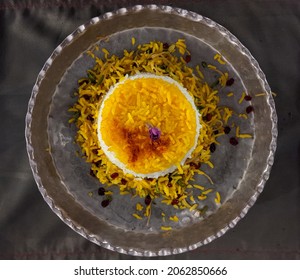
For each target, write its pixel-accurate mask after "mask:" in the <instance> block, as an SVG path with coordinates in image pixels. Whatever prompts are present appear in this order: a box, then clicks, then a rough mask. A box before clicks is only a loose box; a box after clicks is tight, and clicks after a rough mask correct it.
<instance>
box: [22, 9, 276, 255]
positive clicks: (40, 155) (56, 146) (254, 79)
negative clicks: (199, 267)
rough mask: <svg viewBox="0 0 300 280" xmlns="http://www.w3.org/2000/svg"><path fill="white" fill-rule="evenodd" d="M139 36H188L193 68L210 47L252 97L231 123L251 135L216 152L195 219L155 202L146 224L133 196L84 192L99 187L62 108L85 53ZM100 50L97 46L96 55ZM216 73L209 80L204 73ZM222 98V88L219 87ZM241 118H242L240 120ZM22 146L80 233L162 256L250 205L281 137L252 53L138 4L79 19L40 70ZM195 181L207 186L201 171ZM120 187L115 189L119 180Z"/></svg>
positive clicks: (183, 15)
mask: <svg viewBox="0 0 300 280" xmlns="http://www.w3.org/2000/svg"><path fill="white" fill-rule="evenodd" d="M131 37H135V38H136V41H137V43H139V44H140V43H144V42H148V41H151V40H160V41H168V42H169V41H171V42H174V41H176V40H177V39H179V38H184V39H185V40H186V43H187V46H188V48H189V50H190V51H191V53H192V61H191V66H193V65H196V64H200V63H201V62H202V61H206V62H208V63H214V60H213V56H214V54H215V53H216V52H219V53H221V54H222V56H223V57H224V59H225V60H226V62H227V63H226V65H225V66H221V67H223V69H222V70H224V71H227V72H228V73H231V75H232V76H234V77H235V80H236V82H235V84H234V85H233V87H232V91H234V92H240V93H241V92H243V91H245V92H246V93H248V94H250V95H252V96H254V95H255V94H258V93H264V95H262V96H260V97H257V98H253V99H252V101H251V105H252V106H253V107H254V108H255V112H254V114H252V115H251V117H250V118H249V119H248V120H247V122H242V121H241V120H240V119H237V120H236V122H237V123H238V125H239V126H240V127H241V129H242V130H243V131H247V132H249V133H251V134H252V135H253V136H254V137H253V139H251V140H245V141H241V143H240V144H239V145H238V147H233V146H231V145H228V144H227V145H226V143H225V142H226V141H227V142H228V139H226V138H224V139H223V140H221V141H224V143H222V144H224V145H222V149H218V150H217V151H216V152H215V153H214V154H213V158H212V161H213V163H214V164H215V168H214V169H207V170H205V171H206V172H207V173H208V174H209V175H210V176H211V177H212V178H213V180H214V184H213V185H212V186H211V187H212V188H214V189H215V190H218V191H219V192H220V193H221V195H222V204H221V206H220V207H216V205H215V204H214V203H213V199H210V200H208V201H207V202H206V203H207V205H208V206H209V212H208V213H207V215H206V216H205V217H199V216H197V215H195V214H194V213H193V212H190V211H178V210H176V209H171V210H170V209H169V208H168V209H167V208H165V206H162V205H160V204H159V203H158V204H156V206H155V207H154V209H153V213H152V217H151V222H150V224H149V226H147V225H146V224H145V221H144V220H143V221H140V220H136V219H134V218H133V217H132V213H133V211H134V207H135V204H136V202H137V201H138V199H139V198H134V199H132V198H131V197H129V196H120V195H115V196H114V203H112V205H111V207H107V208H105V209H104V208H101V206H100V202H99V199H97V196H93V197H90V196H89V195H88V193H91V192H93V191H95V190H96V189H97V188H98V187H99V184H100V183H99V182H98V181H96V180H95V179H94V178H92V177H91V176H90V175H89V166H88V164H86V163H85V162H84V160H83V159H82V158H80V157H78V156H76V155H75V154H76V151H77V150H78V146H77V145H76V144H75V143H74V136H75V133H76V129H75V127H74V126H71V125H70V124H69V123H68V120H69V118H70V115H69V114H68V112H67V109H68V108H69V107H70V106H72V105H73V104H74V102H75V99H74V97H73V93H74V91H75V90H76V87H77V80H78V79H79V78H81V77H83V76H84V75H85V73H86V70H87V69H88V68H90V67H92V66H93V60H92V59H91V58H89V57H88V56H86V55H85V54H86V51H87V50H89V49H92V48H93V47H94V46H95V45H98V46H99V47H100V49H101V48H102V47H105V48H106V49H108V50H109V51H110V52H111V53H115V54H122V52H123V50H124V49H128V50H130V49H133V46H132V44H131ZM99 55H100V53H99ZM210 78H212V77H208V79H210ZM224 96H226V94H224ZM238 98H239V97H238V96H236V97H233V98H232V99H228V98H225V97H224V98H221V103H222V104H225V105H227V106H231V107H232V108H233V109H234V110H236V111H239V110H241V107H240V104H238ZM239 122H240V123H239ZM25 136H26V141H27V151H28V156H29V161H30V165H31V168H32V172H33V175H34V178H35V181H36V183H37V185H38V188H39V190H40V192H41V194H42V196H43V198H44V199H45V201H46V202H47V203H48V205H49V206H50V208H51V209H52V210H53V212H54V213H56V214H57V215H58V216H59V217H60V218H61V219H62V220H63V221H64V222H65V223H66V224H67V225H68V226H70V227H71V228H72V229H73V230H74V231H76V232H77V233H79V234H81V235H82V236H83V237H85V238H86V239H88V240H90V241H91V242H94V243H96V244H98V245H100V246H103V247H105V248H107V249H110V250H113V251H117V252H120V253H124V254H130V255H135V256H162V255H164V256H165V255H171V254H178V253H182V252H186V251H189V250H193V249H196V248H198V247H200V246H202V245H205V244H207V243H209V242H211V241H213V240H214V239H216V238H217V237H220V236H222V235H223V234H224V233H225V232H227V231H228V230H229V229H230V228H233V227H234V226H235V225H236V224H237V222H238V221H239V220H240V219H241V218H243V217H244V216H245V215H246V213H247V212H248V210H249V209H250V207H252V206H253V204H254V203H255V201H256V199H257V197H258V196H259V194H260V193H261V192H262V191H263V188H264V185H265V183H266V181H267V179H268V178H269V174H270V169H271V166H272V164H273V160H274V153H275V150H276V138H277V116H276V111H275V105H274V101H273V98H272V94H271V90H270V87H269V85H268V83H267V81H266V78H265V75H264V73H263V72H262V71H261V69H260V67H259V65H258V63H257V62H256V60H255V59H254V58H253V57H252V55H251V54H250V52H249V51H248V50H247V49H246V48H245V47H244V46H243V45H242V44H241V43H240V42H239V40H238V39H237V38H236V37H235V36H233V35H232V34H231V33H230V32H229V31H228V30H226V29H225V28H224V27H222V26H220V25H219V24H217V23H215V22H213V21H212V20H210V19H208V18H205V17H203V16H201V15H198V14H195V13H193V12H189V11H186V10H182V9H177V8H171V7H168V6H156V5H149V6H135V7H132V8H128V9H126V8H123V9H120V10H117V11H116V12H112V13H106V14H104V15H103V16H101V17H96V18H93V19H91V20H90V21H89V22H88V23H86V24H84V25H81V26H79V27H78V28H77V29H76V30H75V31H74V32H73V33H72V34H70V35H69V36H68V37H67V38H66V39H65V40H64V41H63V42H62V43H61V44H60V45H59V46H58V47H57V48H56V49H55V50H54V52H53V53H52V55H51V56H50V58H49V59H48V60H47V61H46V63H45V65H44V67H43V68H42V70H41V72H40V73H39V75H38V77H37V81H36V83H35V85H34V87H33V91H32V95H31V98H30V101H29V104H28V112H27V115H26V131H25ZM197 180H199V181H198V182H199V183H201V184H206V185H209V182H208V181H205V178H199V179H197ZM115 188H117V186H116V187H115ZM161 211H164V212H166V213H168V214H170V215H175V214H176V215H177V216H178V217H179V222H178V223H177V224H176V225H174V230H172V231H168V232H162V231H161V230H159V228H160V226H161V225H162V219H161V216H160V213H161Z"/></svg>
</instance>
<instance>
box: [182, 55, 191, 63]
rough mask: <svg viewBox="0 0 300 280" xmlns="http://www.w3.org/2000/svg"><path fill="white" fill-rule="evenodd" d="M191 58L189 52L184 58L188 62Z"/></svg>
mask: <svg viewBox="0 0 300 280" xmlns="http://www.w3.org/2000/svg"><path fill="white" fill-rule="evenodd" d="M191 59H192V57H191V56H190V55H189V54H188V55H186V56H185V59H184V60H185V62H186V63H189V62H190V61H191Z"/></svg>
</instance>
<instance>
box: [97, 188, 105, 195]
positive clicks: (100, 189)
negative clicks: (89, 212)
mask: <svg viewBox="0 0 300 280" xmlns="http://www.w3.org/2000/svg"><path fill="white" fill-rule="evenodd" d="M98 194H99V195H105V189H104V188H103V187H100V188H99V189H98Z"/></svg>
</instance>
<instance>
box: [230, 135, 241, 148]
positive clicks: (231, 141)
mask: <svg viewBox="0 0 300 280" xmlns="http://www.w3.org/2000/svg"><path fill="white" fill-rule="evenodd" d="M229 143H230V144H231V145H232V146H236V145H237V144H238V143H239V142H238V140H237V139H236V138H235V137H231V138H230V139H229Z"/></svg>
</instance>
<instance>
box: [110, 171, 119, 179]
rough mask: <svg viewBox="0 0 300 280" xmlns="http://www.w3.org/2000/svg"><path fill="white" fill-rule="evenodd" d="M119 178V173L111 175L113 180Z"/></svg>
mask: <svg viewBox="0 0 300 280" xmlns="http://www.w3.org/2000/svg"><path fill="white" fill-rule="evenodd" d="M118 176H119V173H117V172H115V173H113V174H111V175H110V177H111V178H112V179H116V178H117V177H118Z"/></svg>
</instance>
